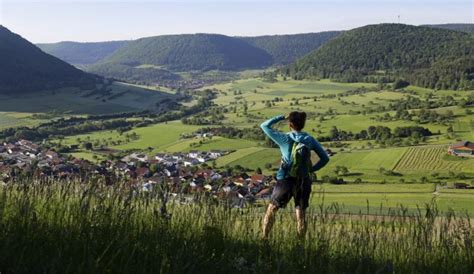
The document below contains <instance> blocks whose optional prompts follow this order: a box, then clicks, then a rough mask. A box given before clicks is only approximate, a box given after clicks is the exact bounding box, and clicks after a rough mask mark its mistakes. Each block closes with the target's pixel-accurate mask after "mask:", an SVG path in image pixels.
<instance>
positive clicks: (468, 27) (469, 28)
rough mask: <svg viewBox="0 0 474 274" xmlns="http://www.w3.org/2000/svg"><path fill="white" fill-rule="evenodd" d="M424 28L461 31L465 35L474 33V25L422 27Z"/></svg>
mask: <svg viewBox="0 0 474 274" xmlns="http://www.w3.org/2000/svg"><path fill="white" fill-rule="evenodd" d="M423 26H426V27H432V28H438V29H449V30H456V31H462V32H467V33H474V24H439V25H423Z"/></svg>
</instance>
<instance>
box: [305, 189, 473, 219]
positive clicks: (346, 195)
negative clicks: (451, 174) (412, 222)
mask: <svg viewBox="0 0 474 274" xmlns="http://www.w3.org/2000/svg"><path fill="white" fill-rule="evenodd" d="M435 189H436V187H435V185H434V184H356V185H330V184H323V185H313V194H312V197H311V203H312V205H313V206H315V207H318V206H319V205H320V204H325V205H326V206H328V205H331V204H337V205H338V206H340V207H341V208H340V210H341V212H344V213H359V212H362V213H365V214H367V213H369V214H388V213H389V209H392V210H393V209H395V208H399V207H400V206H403V207H404V208H407V209H408V210H409V212H414V211H416V210H417V209H418V208H420V209H423V208H425V206H426V204H429V203H431V202H436V204H437V206H438V209H439V210H440V211H443V212H447V211H448V210H450V209H452V210H454V211H456V212H464V213H467V214H469V215H470V216H473V215H474V202H473V201H474V192H473V191H469V190H453V189H443V190H442V191H439V192H437V193H434V192H435ZM380 209H382V211H380Z"/></svg>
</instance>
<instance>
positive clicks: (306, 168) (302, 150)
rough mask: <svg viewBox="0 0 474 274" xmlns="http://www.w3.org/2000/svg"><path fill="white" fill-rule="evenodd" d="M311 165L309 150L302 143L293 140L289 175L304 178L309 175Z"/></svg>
mask: <svg viewBox="0 0 474 274" xmlns="http://www.w3.org/2000/svg"><path fill="white" fill-rule="evenodd" d="M312 166H313V165H312V163H311V150H310V149H309V148H308V147H307V146H306V145H305V144H303V143H298V142H294V143H293V147H292V149H291V165H290V170H289V175H290V176H291V177H294V178H306V177H308V176H309V175H310V173H311V168H312Z"/></svg>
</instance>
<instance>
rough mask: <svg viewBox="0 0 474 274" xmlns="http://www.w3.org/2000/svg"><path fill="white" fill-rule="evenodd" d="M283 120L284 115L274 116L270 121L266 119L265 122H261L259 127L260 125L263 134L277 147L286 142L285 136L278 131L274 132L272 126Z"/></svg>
mask: <svg viewBox="0 0 474 274" xmlns="http://www.w3.org/2000/svg"><path fill="white" fill-rule="evenodd" d="M283 120H285V116H284V115H278V116H275V117H273V118H271V119H268V120H266V121H265V122H263V123H262V124H261V125H260V128H261V129H262V130H263V132H264V133H265V134H266V135H267V136H268V137H269V138H270V139H272V140H273V142H275V143H277V144H278V145H280V144H281V143H284V142H286V138H287V136H286V134H284V133H282V132H279V131H278V130H275V129H274V128H272V126H273V125H274V124H276V123H278V122H280V121H283Z"/></svg>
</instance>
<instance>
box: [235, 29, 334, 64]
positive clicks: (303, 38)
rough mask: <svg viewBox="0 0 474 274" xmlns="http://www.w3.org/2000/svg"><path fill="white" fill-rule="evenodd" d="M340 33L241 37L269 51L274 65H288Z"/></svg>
mask: <svg viewBox="0 0 474 274" xmlns="http://www.w3.org/2000/svg"><path fill="white" fill-rule="evenodd" d="M340 33H341V32H340V31H326V32H318V33H304V34H289V35H265V36H256V37H240V38H241V39H242V40H244V41H246V42H247V43H249V44H251V45H254V46H256V47H258V48H261V49H263V50H265V51H266V52H267V53H269V54H270V55H271V56H272V58H273V64H274V65H286V64H290V63H293V62H294V61H296V59H298V58H300V57H302V56H304V55H306V54H307V53H309V52H311V51H312V50H315V49H317V48H319V47H320V46H322V45H323V44H325V43H326V42H328V41H329V40H331V39H332V38H334V37H337V36H338V35H339V34H340Z"/></svg>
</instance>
